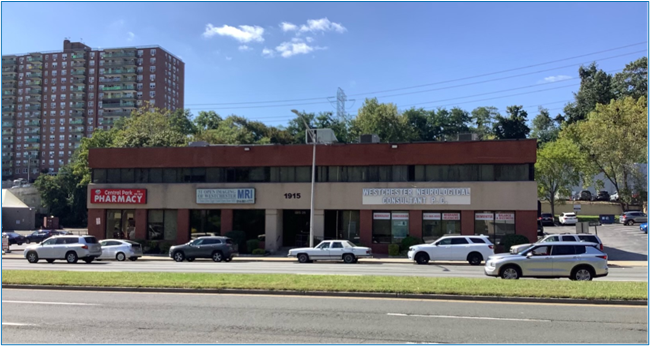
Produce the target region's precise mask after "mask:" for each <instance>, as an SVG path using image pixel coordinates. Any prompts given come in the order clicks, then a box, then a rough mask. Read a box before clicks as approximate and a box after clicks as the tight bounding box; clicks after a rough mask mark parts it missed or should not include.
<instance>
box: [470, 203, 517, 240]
mask: <svg viewBox="0 0 650 346" xmlns="http://www.w3.org/2000/svg"><path fill="white" fill-rule="evenodd" d="M474 234H481V235H487V236H489V237H490V241H491V242H492V243H494V244H495V245H499V244H501V239H502V238H503V237H504V236H505V235H507V234H515V213H514V212H491V211H484V212H476V213H475V214H474Z"/></svg>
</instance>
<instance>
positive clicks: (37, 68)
mask: <svg viewBox="0 0 650 346" xmlns="http://www.w3.org/2000/svg"><path fill="white" fill-rule="evenodd" d="M26 70H27V71H26V72H32V71H39V72H40V71H42V70H43V65H41V64H33V65H31V66H27V69H26Z"/></svg>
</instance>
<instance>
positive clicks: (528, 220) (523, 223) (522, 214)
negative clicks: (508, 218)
mask: <svg viewBox="0 0 650 346" xmlns="http://www.w3.org/2000/svg"><path fill="white" fill-rule="evenodd" d="M515 232H517V234H521V235H523V236H524V237H526V238H528V241H530V242H531V243H534V242H536V241H537V211H536V210H518V211H515Z"/></svg>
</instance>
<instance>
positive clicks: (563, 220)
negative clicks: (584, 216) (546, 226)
mask: <svg viewBox="0 0 650 346" xmlns="http://www.w3.org/2000/svg"><path fill="white" fill-rule="evenodd" d="M558 221H560V224H561V225H563V226H564V225H575V224H576V223H578V217H577V216H576V213H562V214H561V215H560V217H559V218H558Z"/></svg>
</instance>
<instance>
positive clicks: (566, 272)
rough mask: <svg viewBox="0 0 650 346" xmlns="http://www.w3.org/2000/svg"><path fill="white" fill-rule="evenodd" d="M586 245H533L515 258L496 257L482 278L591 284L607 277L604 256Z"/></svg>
mask: <svg viewBox="0 0 650 346" xmlns="http://www.w3.org/2000/svg"><path fill="white" fill-rule="evenodd" d="M597 246H598V244H595V243H585V242H561V243H541V244H540V243H536V244H534V245H533V246H531V247H530V248H527V249H525V250H523V251H522V252H520V253H518V254H514V255H513V254H498V255H494V256H490V257H489V258H488V259H487V261H486V262H485V275H487V276H497V277H501V278H502V279H519V278H520V277H542V278H562V277H568V278H569V279H571V280H579V281H590V280H592V279H593V278H597V277H602V276H607V274H608V268H607V254H605V253H603V252H601V251H600V250H598V249H597V248H596V247H597Z"/></svg>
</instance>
